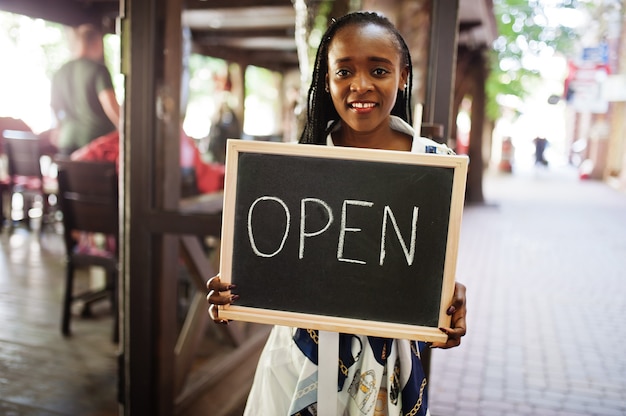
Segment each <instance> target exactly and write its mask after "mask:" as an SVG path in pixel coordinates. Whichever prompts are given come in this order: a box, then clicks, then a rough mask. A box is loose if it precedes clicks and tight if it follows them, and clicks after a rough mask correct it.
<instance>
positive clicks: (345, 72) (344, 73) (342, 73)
mask: <svg viewBox="0 0 626 416" xmlns="http://www.w3.org/2000/svg"><path fill="white" fill-rule="evenodd" d="M349 73H350V71H348V70H347V69H339V70H337V71H336V72H335V75H337V76H338V77H347V76H348V74H349Z"/></svg>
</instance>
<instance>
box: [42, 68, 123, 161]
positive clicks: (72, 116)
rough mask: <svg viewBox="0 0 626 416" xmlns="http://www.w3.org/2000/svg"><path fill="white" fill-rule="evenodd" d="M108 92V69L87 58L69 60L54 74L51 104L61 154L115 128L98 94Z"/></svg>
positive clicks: (109, 82) (110, 82) (110, 87)
mask: <svg viewBox="0 0 626 416" xmlns="http://www.w3.org/2000/svg"><path fill="white" fill-rule="evenodd" d="M107 89H113V81H112V80H111V74H110V73H109V70H108V69H107V67H106V66H104V64H102V63H99V62H95V61H93V60H91V59H88V58H79V59H75V60H73V61H70V62H68V63H66V64H65V65H63V66H62V67H61V68H60V69H59V70H58V71H57V73H56V74H55V75H54V77H53V78H52V91H51V105H52V109H53V110H54V113H55V115H56V117H57V120H58V121H59V141H58V146H59V150H60V151H61V152H62V153H68V152H71V151H72V150H75V149H77V148H79V147H82V146H84V145H86V144H87V143H89V142H90V141H92V140H93V139H95V138H97V137H100V136H103V135H105V134H107V133H110V132H112V131H113V130H115V129H116V128H117V127H116V126H115V125H114V124H113V123H112V122H111V120H110V119H109V118H108V117H107V115H106V113H105V112H104V109H103V108H102V105H101V104H100V100H99V99H98V94H100V92H102V91H104V90H107ZM63 149H65V152H64V151H63Z"/></svg>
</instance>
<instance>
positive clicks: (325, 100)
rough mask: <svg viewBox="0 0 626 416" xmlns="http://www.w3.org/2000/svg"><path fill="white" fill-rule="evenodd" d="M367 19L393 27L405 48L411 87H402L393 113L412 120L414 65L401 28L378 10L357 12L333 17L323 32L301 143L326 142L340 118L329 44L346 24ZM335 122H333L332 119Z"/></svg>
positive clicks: (363, 21)
mask: <svg viewBox="0 0 626 416" xmlns="http://www.w3.org/2000/svg"><path fill="white" fill-rule="evenodd" d="M367 23H374V24H378V25H380V26H382V27H385V28H387V29H389V30H390V31H391V32H392V33H393V34H394V36H395V37H396V39H397V41H398V46H399V48H400V49H401V52H402V64H403V65H406V66H407V67H408V69H409V77H408V80H407V81H408V82H407V87H406V88H405V89H404V91H398V96H397V98H396V103H395V105H394V107H393V109H392V110H391V114H392V115H395V116H398V117H400V118H402V119H403V120H404V121H406V122H407V123H409V124H411V123H412V117H411V112H412V109H411V90H412V88H413V66H412V64H411V55H410V53H409V48H408V46H407V44H406V42H405V41H404V39H403V38H402V35H400V32H398V30H397V29H396V28H395V26H393V24H392V23H391V22H390V21H389V20H388V19H387V18H386V17H384V16H381V15H379V14H377V13H374V12H355V13H350V14H347V15H345V16H343V17H340V18H339V19H333V20H332V23H331V24H330V26H329V27H328V29H327V30H326V33H324V36H322V41H321V42H320V45H319V48H318V49H317V53H316V56H315V65H314V67H313V79H312V80H311V86H310V88H309V92H308V95H307V104H308V106H307V120H306V124H305V126H304V129H303V131H302V135H301V136H300V143H307V144H321V145H325V144H326V136H328V134H329V132H330V131H331V130H332V129H333V127H334V126H335V124H336V123H337V122H339V114H337V110H335V107H334V105H333V102H332V99H331V97H330V94H329V93H327V92H326V91H325V88H326V75H327V74H328V47H329V45H330V42H331V41H332V39H333V37H334V36H335V34H336V33H337V31H338V30H339V29H341V28H342V27H345V26H348V25H351V24H355V25H363V24H367ZM330 121H333V123H332V124H331V125H330V126H329V122H330Z"/></svg>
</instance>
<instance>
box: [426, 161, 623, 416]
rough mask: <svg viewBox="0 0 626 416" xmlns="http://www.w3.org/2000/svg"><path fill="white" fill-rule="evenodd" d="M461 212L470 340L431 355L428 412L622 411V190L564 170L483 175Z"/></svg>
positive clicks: (595, 415) (597, 415) (461, 274)
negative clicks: (477, 202)
mask: <svg viewBox="0 0 626 416" xmlns="http://www.w3.org/2000/svg"><path fill="white" fill-rule="evenodd" d="M484 194H485V198H486V200H487V204H486V205H484V206H467V207H466V209H465V212H464V218H463V224H462V231H461V242H460V253H459V260H458V268H457V277H458V280H459V281H461V282H463V283H465V284H466V286H467V287H468V335H467V336H466V337H465V338H464V339H463V343H462V345H461V346H460V347H458V348H456V349H451V350H447V351H443V350H435V351H434V352H433V357H432V369H431V380H430V409H431V413H432V414H433V416H466V415H467V416H492V415H493V416H496V415H497V416H509V415H515V416H525V415H534V416H553V415H562V416H565V415H567V416H579V415H580V416H582V415H586V416H614V415H626V354H624V352H623V345H624V340H625V339H626V325H624V318H623V316H624V313H625V312H626V296H625V293H626V276H625V273H624V266H626V194H624V193H620V192H618V191H616V190H613V189H611V188H610V187H608V186H607V185H606V184H604V183H603V182H599V181H581V180H579V179H578V177H577V175H576V172H575V171H574V170H573V169H572V168H570V167H567V166H561V167H550V168H548V169H543V168H534V167H528V168H526V169H522V170H521V171H519V172H515V173H514V174H513V175H506V174H498V173H490V174H488V175H487V176H486V178H485V182H484Z"/></svg>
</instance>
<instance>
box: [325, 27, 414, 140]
mask: <svg viewBox="0 0 626 416" xmlns="http://www.w3.org/2000/svg"><path fill="white" fill-rule="evenodd" d="M407 77H408V67H407V65H406V64H405V63H404V62H402V57H401V54H400V45H399V44H398V41H397V39H396V38H395V36H394V34H393V33H391V32H390V31H389V30H388V29H386V28H383V27H381V26H378V25H376V24H366V25H350V26H347V27H344V28H342V29H340V30H339V31H338V32H337V33H336V34H335V36H334V38H333V39H332V41H331V43H330V45H329V48H328V74H327V83H328V88H329V91H330V94H331V97H332V101H333V105H334V106H335V109H336V110H337V113H338V114H339V116H340V117H341V119H342V121H343V124H344V127H348V128H350V129H351V130H353V131H354V132H355V133H357V134H363V133H373V132H375V131H377V130H379V129H381V128H387V126H388V124H389V121H388V119H389V114H390V113H391V110H392V108H393V106H394V105H395V102H396V96H397V93H398V90H399V89H404V85H405V83H406V81H407Z"/></svg>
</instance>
